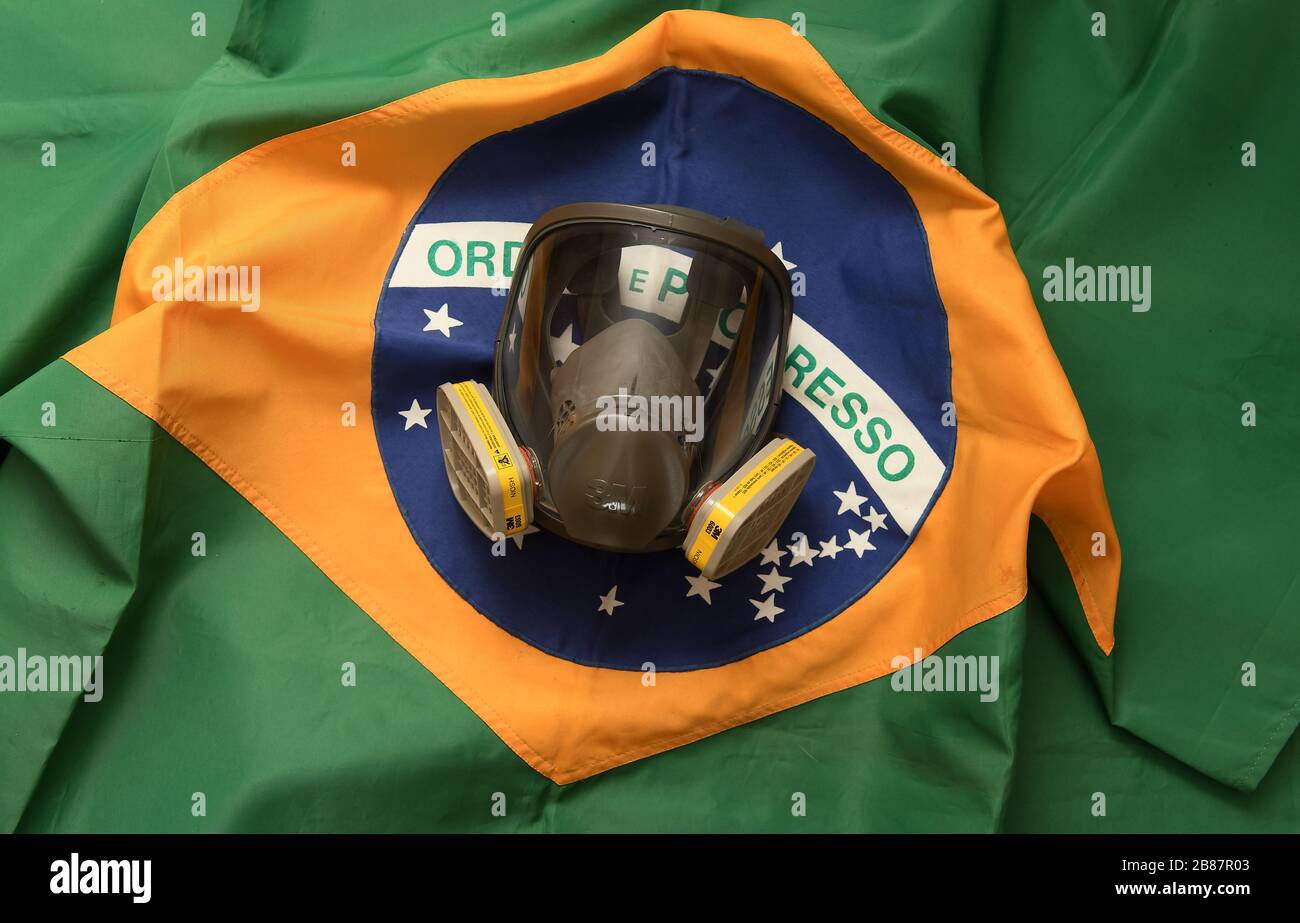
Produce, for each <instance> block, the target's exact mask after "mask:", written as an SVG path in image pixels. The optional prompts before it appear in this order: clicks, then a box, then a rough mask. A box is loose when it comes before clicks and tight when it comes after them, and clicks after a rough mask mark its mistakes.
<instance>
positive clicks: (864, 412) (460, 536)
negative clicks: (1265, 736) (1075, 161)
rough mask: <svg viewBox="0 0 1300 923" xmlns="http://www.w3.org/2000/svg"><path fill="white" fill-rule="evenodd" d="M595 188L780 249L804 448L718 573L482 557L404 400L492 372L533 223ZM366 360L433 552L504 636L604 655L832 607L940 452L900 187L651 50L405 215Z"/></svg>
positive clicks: (879, 561)
mask: <svg viewBox="0 0 1300 923" xmlns="http://www.w3.org/2000/svg"><path fill="white" fill-rule="evenodd" d="M591 201H609V202H627V203H668V204H676V205H683V206H688V207H690V208H695V209H700V210H702V211H705V212H709V213H712V214H715V215H719V216H730V217H734V218H736V219H738V220H740V221H743V222H744V223H745V224H748V225H750V226H752V227H756V228H761V229H763V231H764V232H765V235H766V240H767V243H768V245H769V246H771V247H772V248H773V249H774V250H775V251H776V252H777V254H778V255H779V256H780V257H781V258H782V259H783V260H784V261H785V262H786V265H787V266H789V267H791V270H790V271H791V276H792V279H793V281H794V284H795V295H796V297H795V302H794V309H795V311H794V313H795V320H794V322H793V324H792V327H791V332H790V344H789V349H788V351H787V355H786V358H785V369H784V374H785V394H784V397H783V399H782V405H781V410H780V413H779V414H778V417H777V421H776V431H777V432H779V433H783V434H785V435H788V436H790V437H791V438H793V439H795V440H796V441H797V442H799V443H800V444H801V445H803V446H806V447H808V448H811V449H812V450H813V451H814V452H815V453H816V454H817V465H816V468H815V470H814V471H813V475H812V477H811V478H810V480H809V482H808V484H807V486H806V487H805V488H804V491H803V493H802V495H801V496H800V498H799V500H798V502H797V503H796V505H795V507H794V509H793V510H792V512H791V514H790V516H789V518H788V519H787V520H786V522H785V524H784V525H783V526H782V527H781V530H780V532H779V534H778V542H777V543H776V546H775V547H771V548H770V549H769V550H768V551H767V552H765V553H764V555H763V556H762V557H760V558H756V559H755V560H754V561H751V562H750V563H748V564H746V565H745V566H743V567H741V568H740V569H739V570H737V571H735V572H733V573H731V574H729V575H727V576H726V577H723V578H722V579H721V580H720V581H714V582H709V581H704V580H702V579H701V578H700V577H699V574H698V573H697V572H696V571H695V569H694V568H693V567H691V566H690V565H689V564H688V563H687V561H686V558H685V555H684V554H683V553H682V552H681V551H680V550H672V551H663V552H655V553H650V554H615V553H612V552H605V551H598V550H595V549H592V548H587V547H584V546H582V545H578V544H576V543H573V542H570V541H567V540H565V539H562V538H559V537H558V536H556V535H553V534H550V533H548V532H545V531H540V532H533V533H529V534H527V535H525V536H524V537H523V538H522V539H521V540H518V539H507V540H506V541H505V543H504V550H505V553H504V555H500V554H495V555H494V554H493V553H492V552H493V545H492V543H491V542H490V541H489V540H488V539H485V538H484V537H483V535H482V534H481V533H480V532H479V531H478V530H477V529H476V528H475V527H474V526H473V524H471V523H470V522H469V520H468V519H467V518H466V517H465V515H464V513H463V512H462V511H461V509H460V507H459V505H458V504H457V502H456V500H455V498H454V497H453V496H452V493H451V489H450V487H449V485H448V483H447V477H446V474H445V472H444V469H443V463H442V451H441V446H440V444H439V438H438V428H437V424H436V419H435V417H434V415H433V414H429V415H428V416H427V417H425V418H423V422H422V423H421V417H420V414H419V413H418V412H416V413H411V410H412V408H413V407H414V408H416V409H417V410H419V409H430V408H433V407H434V401H435V393H436V391H437V388H438V386H439V385H441V384H443V383H445V382H449V381H464V380H476V381H480V382H483V383H484V384H487V385H489V386H490V383H491V377H492V363H493V347H494V344H495V340H496V335H497V330H498V326H499V324H500V322H501V315H502V311H503V309H504V306H505V297H504V295H505V291H504V286H508V284H509V277H508V275H507V273H508V272H509V270H510V269H511V268H512V267H513V261H514V259H516V258H517V256H518V254H519V244H520V242H521V241H522V240H523V238H524V235H525V233H526V232H527V229H528V226H529V225H530V224H531V223H532V221H533V220H535V219H536V218H537V217H538V216H540V215H541V214H542V213H544V212H546V211H547V210H549V209H551V208H554V207H556V206H558V205H564V204H568V203H571V202H591ZM550 333H551V334H552V335H560V334H561V333H562V331H550ZM372 375H373V390H372V408H371V409H372V413H373V415H374V423H375V431H376V433H377V436H378V441H379V449H380V453H381V455H382V457H383V461H384V466H385V468H386V470H387V473H388V479H389V483H390V485H391V487H392V490H393V495H394V497H395V499H396V501H397V504H398V506H399V507H400V509H401V511H402V515H403V516H404V517H405V519H406V522H407V525H408V526H409V528H410V530H411V534H412V536H413V537H414V539H415V541H416V542H417V543H418V544H419V546H420V547H421V549H422V550H423V551H424V553H425V555H426V556H427V557H428V559H429V563H430V564H431V565H432V566H433V567H434V568H436V569H437V571H438V573H439V574H441V576H442V577H443V578H444V579H445V580H446V581H447V583H448V584H449V585H450V586H451V587H452V588H454V589H455V590H456V592H457V593H459V594H460V595H461V596H462V597H464V598H465V599H466V600H467V601H468V602H469V603H470V604H472V605H473V606H474V608H475V609H477V610H478V611H479V612H481V613H482V614H483V615H484V616H485V617H486V618H489V619H491V620H492V621H493V622H495V623H496V624H497V625H498V626H500V627H501V628H503V629H504V630H506V631H508V632H510V633H511V634H512V635H514V636H516V637H518V638H520V639H522V640H524V641H526V642H527V643H529V644H531V645H533V646H534V647H537V648H539V649H541V650H544V651H546V652H548V653H550V654H553V655H555V656H557V657H562V658H564V659H566V660H570V661H573V662H576V663H580V664H587V665H591V666H600V667H610V668H614V669H624V670H641V669H643V668H644V666H645V665H646V664H654V667H655V669H657V670H663V671H682V670H694V669H703V668H707V667H713V666H719V665H721V664H725V663H730V662H733V661H736V660H739V659H742V658H744V657H747V656H750V655H752V654H754V653H756V652H758V651H762V650H765V649H767V648H771V647H773V646H775V645H779V644H781V643H783V642H785V641H788V640H790V639H791V638H794V637H797V636H799V635H801V634H803V633H804V632H807V631H810V630H813V629H816V628H817V626H819V625H822V624H824V623H825V622H827V621H828V620H830V619H832V618H834V617H835V615H837V614H838V613H839V612H842V611H843V610H844V609H845V608H846V607H848V606H849V605H850V604H852V603H853V602H854V601H855V600H857V599H859V598H860V597H861V596H862V595H863V594H864V593H867V592H869V591H870V589H871V587H872V586H874V585H875V584H876V583H877V582H878V581H879V580H880V579H881V577H883V576H884V575H885V573H886V572H888V570H889V569H890V567H891V566H892V565H893V564H894V562H896V561H897V560H898V558H899V557H900V556H901V555H902V554H903V553H904V552H905V551H906V549H907V547H908V545H909V544H910V543H911V541H912V539H913V538H915V536H916V534H917V532H918V531H919V529H920V528H921V526H922V525H923V523H924V520H925V517H926V514H927V513H928V512H929V510H930V507H931V506H932V505H933V503H934V501H935V499H936V498H937V497H938V495H939V492H940V491H941V490H942V488H943V485H944V484H945V483H946V482H947V477H948V473H949V472H950V471H951V469H952V461H953V455H954V452H955V449H956V439H957V429H956V426H955V419H954V418H953V413H952V404H951V401H952V394H951V380H952V373H951V361H950V355H949V350H948V327H947V316H946V314H945V312H944V308H943V304H942V302H941V301H940V299H939V294H938V290H937V288H936V285H935V281H934V274H933V270H932V268H931V264H930V254H929V247H928V243H927V241H926V236H925V231H924V229H923V227H922V225H921V221H920V218H919V216H918V214H917V211H916V208H915V206H914V205H913V203H912V200H911V197H910V196H909V195H908V193H907V191H906V189H905V188H904V187H903V186H902V185H901V184H900V183H899V182H898V181H897V180H896V179H895V178H894V177H893V176H892V175H891V174H890V173H888V172H887V171H886V170H885V169H883V168H882V167H881V166H880V165H879V164H877V163H875V161H873V160H871V159H870V158H869V157H868V156H867V155H866V154H864V153H863V152H861V151H860V150H858V148H857V147H855V146H854V145H853V143H852V142H850V141H849V140H848V139H847V138H845V137H844V136H843V135H841V134H839V133H838V132H836V131H835V130H834V129H832V128H831V127H829V126H828V125H826V124H825V123H824V122H822V121H820V120H818V119H817V118H815V117H814V116H812V115H811V114H809V113H808V112H806V111H805V110H803V109H801V108H799V107H798V106H796V105H793V104H792V103H790V102H788V101H786V100H784V99H781V98H779V97H777V96H774V95H772V94H770V93H767V92H765V91H763V90H760V89H758V88H757V87H755V86H753V85H752V84H750V83H748V82H746V81H744V80H741V79H739V78H736V77H731V76H727V75H720V74H714V73H710V72H703V71H684V70H680V69H676V68H665V69H663V70H660V71H657V72H656V73H654V74H652V75H650V76H649V77H647V78H645V79H644V80H642V81H641V82H639V83H637V84H636V85H635V86H632V87H630V88H628V89H627V90H624V91H621V92H618V93H614V94H611V95H610V96H607V97H604V98H602V99H599V100H596V101H594V102H592V103H588V104H586V105H583V106H581V107H578V108H576V109H572V110H570V111H567V112H564V113H562V114H560V115H556V116H553V117H550V118H547V119H544V120H542V121H539V122H535V123H533V124H530V125H526V126H524V127H522V128H518V129H515V130H512V131H507V132H503V133H500V134H497V135H493V136H491V137H489V138H487V139H485V140H483V141H481V142H479V143H477V144H475V145H474V146H473V147H471V148H469V149H468V150H466V151H465V152H464V153H463V154H462V155H461V156H460V157H459V158H458V159H457V160H456V162H455V163H454V164H452V166H451V167H450V168H449V169H448V170H447V171H446V172H445V173H444V174H443V176H442V177H441V178H440V179H439V180H438V182H437V184H436V185H435V186H434V188H433V189H432V191H431V192H430V193H429V196H428V198H427V199H426V200H425V202H424V204H423V205H422V206H421V208H420V210H419V212H418V214H416V216H415V217H414V219H413V220H412V221H411V223H410V225H409V226H408V228H407V230H406V233H405V234H404V235H403V238H402V243H401V246H400V247H399V248H398V252H397V254H396V255H395V257H394V259H393V264H392V266H391V267H390V269H389V274H388V277H387V278H386V279H385V282H384V288H383V291H382V293H381V295H380V298H379V306H378V309H377V311H376V314H375V349H374V356H373V369H372ZM403 411H406V413H403ZM497 550H498V551H500V550H501V545H500V544H498V546H497ZM936 579H942V578H941V576H936ZM427 617H428V618H430V619H437V618H439V617H440V614H439V612H438V611H437V610H436V608H434V607H432V606H431V607H430V609H429V611H428V613H427Z"/></svg>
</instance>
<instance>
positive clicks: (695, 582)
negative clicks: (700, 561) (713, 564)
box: [686, 574, 722, 606]
mask: <svg viewBox="0 0 1300 923" xmlns="http://www.w3.org/2000/svg"><path fill="white" fill-rule="evenodd" d="M686 582H687V583H689V584H690V585H691V588H690V589H689V590H687V591H686V598H687V599H690V598H691V597H692V596H698V597H700V599H702V600H704V601H705V602H706V603H708V604H709V605H710V606H711V605H713V597H711V596H710V595H709V593H711V592H712V591H714V590H716V589H717V588H718V587H720V586H722V584H721V583H714V582H713V581H712V580H710V579H709V578H708V577H706V576H704V575H703V574H700V576H698V577H692V576H691V575H690V574H687V575H686Z"/></svg>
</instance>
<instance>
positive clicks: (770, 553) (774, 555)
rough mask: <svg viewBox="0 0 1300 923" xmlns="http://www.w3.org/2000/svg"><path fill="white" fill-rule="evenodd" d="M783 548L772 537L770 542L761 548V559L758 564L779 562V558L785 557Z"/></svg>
mask: <svg viewBox="0 0 1300 923" xmlns="http://www.w3.org/2000/svg"><path fill="white" fill-rule="evenodd" d="M785 554H786V553H785V550H784V549H783V548H782V547H781V546H780V545H778V544H777V543H776V539H772V544H770V545H768V546H767V547H766V548H764V549H763V560H762V561H760V562H759V563H760V564H780V563H781V559H782V558H784V557H785Z"/></svg>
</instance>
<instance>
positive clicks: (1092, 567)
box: [0, 0, 1300, 832]
mask: <svg viewBox="0 0 1300 923" xmlns="http://www.w3.org/2000/svg"><path fill="white" fill-rule="evenodd" d="M196 6H197V7H200V8H199V9H195V7H196ZM702 6H705V7H707V9H681V10H679V9H672V8H669V7H666V6H665V7H662V8H658V7H657V6H656V5H655V4H647V3H641V2H638V3H631V2H618V3H608V2H596V0H564V2H560V3H551V4H545V5H538V4H531V3H529V4H512V3H500V2H495V0H494V2H493V3H490V4H480V3H477V2H473V0H471V2H466V3H458V4H450V5H447V4H429V3H426V2H422V0H395V2H390V3H386V4H384V5H383V6H382V7H381V8H378V9H372V8H371V7H369V6H368V5H361V4H355V5H354V4H341V3H328V2H324V0H303V2H296V3H272V2H269V0H245V2H243V3H242V4H240V3H237V2H234V0H209V2H206V3H191V4H189V5H187V6H181V5H179V4H177V3H171V2H168V3H161V4H160V3H144V2H132V3H119V4H102V5H93V4H55V5H48V6H47V5H28V4H19V3H15V2H7V3H4V9H3V21H4V32H5V35H6V37H7V38H8V39H10V43H9V48H8V50H6V52H5V54H3V55H0V75H2V76H3V80H0V112H3V113H4V118H3V119H0V158H2V159H3V169H2V170H0V188H2V189H3V201H4V204H5V206H6V208H5V221H4V230H3V232H2V233H3V238H0V240H2V241H3V246H0V279H2V280H3V281H4V283H5V285H4V292H5V298H4V303H5V308H4V310H3V312H0V440H3V441H2V442H0V823H2V824H3V827H4V828H5V829H6V830H19V831H71V832H95V831H177V832H183V831H195V832H197V831H293V832H299V831H479V832H506V831H542V832H553V831H559V832H587V831H592V832H596V831H644V832H665V831H765V832H766V831H772V832H818V831H856V832H896V831H904V832H928V831H963V832H966V831H970V832H995V831H1003V832H1029V831H1037V832H1058V831H1096V832H1130V831H1295V830H1297V829H1300V803H1298V802H1297V801H1296V799H1295V798H1294V791H1295V788H1296V785H1297V784H1298V783H1300V752H1298V751H1297V749H1296V747H1294V746H1288V744H1289V741H1290V739H1291V737H1292V734H1293V732H1294V730H1295V728H1296V724H1297V721H1298V720H1300V580H1297V573H1298V572H1300V543H1297V541H1296V538H1295V528H1294V520H1295V516H1296V511H1297V510H1300V477H1297V474H1296V464H1295V457H1296V453H1297V450H1298V449H1300V412H1298V411H1297V409H1296V401H1297V398H1298V397H1300V394H1297V389H1296V379H1295V372H1294V370H1295V366H1296V362H1297V359H1300V327H1298V326H1297V324H1296V323H1295V311H1294V299H1295V292H1296V291H1298V290H1300V269H1298V268H1297V265H1300V264H1297V262H1296V261H1295V259H1294V258H1293V253H1292V250H1293V249H1294V248H1293V246H1292V241H1293V239H1294V218H1293V215H1292V214H1291V212H1292V210H1293V207H1292V206H1293V203H1294V202H1295V201H1296V200H1297V198H1298V196H1297V193H1298V192H1300V182H1298V181H1297V180H1296V179H1295V175H1294V170H1293V169H1292V167H1291V165H1290V163H1289V161H1288V158H1289V155H1290V152H1291V151H1293V150H1295V149H1296V147H1297V146H1300V126H1298V125H1297V123H1296V122H1295V120H1294V119H1287V118H1285V117H1284V116H1283V115H1282V114H1283V113H1285V112H1287V111H1288V110H1289V107H1290V104H1291V97H1292V96H1293V95H1294V87H1295V86H1296V84H1297V78H1300V62H1297V60H1296V57H1295V55H1294V53H1293V52H1292V49H1291V36H1293V35H1294V34H1295V33H1296V31H1297V29H1300V10H1296V9H1293V8H1292V7H1291V5H1289V4H1285V3H1280V2H1273V3H1265V2H1259V3H1244V4H1233V5H1229V4H1219V3H1209V2H1206V3H1190V2H1181V3H1180V2H1172V0H1171V2H1155V0H1151V2H1142V3H1131V2H1123V3H1121V2H1103V0H1098V2H1089V3H1082V2H1074V0H1064V2H1059V3H1051V4H1038V3H1021V2H1014V0H1006V2H993V0H987V2H985V0H981V2H944V3H940V2H934V3H914V2H901V0H900V2H880V3H872V4H866V5H861V6H859V7H849V6H846V5H844V4H838V3H829V2H824V0H817V2H812V3H808V4H803V5H802V8H801V9H800V10H799V11H793V10H790V9H788V8H786V7H783V6H779V5H776V4H773V3H770V2H766V0H762V2H737V3H725V4H717V3H713V4H703V5H702ZM581 201H618V202H632V203H651V202H653V203H671V204H675V205H682V206H687V207H691V208H698V209H701V210H704V211H707V212H710V213H714V214H719V215H730V216H732V217H735V218H738V219H740V220H742V221H744V222H745V223H746V224H749V225H752V226H754V227H759V228H762V229H763V231H764V233H765V240H766V245H767V246H769V247H770V248H771V249H772V250H773V252H774V253H775V254H776V255H777V257H778V258H780V259H781V260H782V261H783V262H784V263H785V265H786V266H787V267H788V268H789V270H790V273H791V278H792V282H793V286H794V319H793V321H792V325H791V330H790V337H789V344H788V348H787V351H786V354H785V355H784V356H780V357H777V358H778V359H779V363H778V368H779V374H781V375H782V376H783V383H784V398H783V402H782V405H781V410H780V414H779V417H778V420H777V428H778V429H779V430H780V431H781V432H783V433H788V434H790V435H791V437H792V438H795V439H796V440H797V441H798V442H799V443H800V444H801V445H806V446H809V447H810V448H812V449H814V450H815V451H816V453H817V457H818V463H817V467H816V469H815V471H814V473H813V475H812V477H811V479H810V480H809V483H808V486H807V487H806V488H805V490H804V492H803V494H802V495H801V496H800V498H799V500H798V502H797V504H796V506H795V507H794V509H793V511H792V513H791V515H790V517H789V519H788V521H787V522H786V523H785V524H784V525H783V526H782V530H781V532H780V534H779V535H778V537H777V539H776V540H775V541H774V542H773V543H772V544H771V545H770V546H769V547H768V548H767V549H765V550H764V551H763V553H762V554H761V555H760V556H759V558H757V559H755V560H754V561H752V562H750V563H749V564H747V565H745V566H744V567H742V568H741V569H739V570H738V571H736V572H734V573H732V574H729V575H727V576H726V577H724V578H721V579H719V580H708V579H705V578H703V577H700V576H699V575H698V573H697V572H696V571H695V570H694V569H693V568H691V567H690V566H689V564H688V563H687V562H686V560H685V559H684V557H683V556H682V555H680V554H679V553H676V552H661V553H655V554H650V555H615V554H611V553H606V552H600V551H596V550H593V549H589V548H585V547H581V546H578V545H575V544H573V543H569V542H566V541H563V540H562V539H560V538H558V537H557V536H554V535H551V534H549V533H547V532H538V531H533V530H529V531H527V532H526V533H525V534H522V535H517V536H513V537H512V538H511V539H503V540H501V541H498V542H492V541H489V540H487V539H484V538H483V537H482V536H481V535H480V534H479V533H478V532H477V531H476V530H475V529H474V527H473V526H472V525H471V524H470V523H469V522H468V521H466V520H465V518H464V517H463V515H462V514H461V513H460V512H459V509H458V508H457V506H456V503H455V501H454V500H453V498H452V497H451V494H450V491H449V489H448V486H447V483H446V478H445V475H444V474H443V471H442V461H441V447H440V444H439V440H438V435H437V424H436V416H433V413H432V412H434V411H433V409H434V406H435V405H434V395H435V394H436V391H437V388H438V386H439V385H441V384H442V383H444V382H447V381H462V380H468V379H477V380H480V381H486V380H488V379H489V378H490V376H491V367H492V352H493V346H494V340H495V336H496V330H497V327H498V324H499V321H500V317H501V312H502V309H503V305H504V296H505V292H506V290H507V289H508V288H509V285H510V280H511V278H512V276H513V271H514V268H515V259H516V257H517V256H518V254H519V249H520V242H521V241H522V240H523V237H524V234H525V233H526V232H527V229H528V227H529V225H530V224H531V223H532V222H533V221H534V220H535V219H536V218H537V217H538V216H540V215H541V214H542V213H544V212H545V211H547V210H548V209H550V208H552V207H555V206H557V205H562V204H566V203H570V202H581ZM657 269H659V270H662V269H663V267H655V266H648V267H646V269H645V271H644V273H643V275H642V278H644V279H647V280H650V281H651V282H652V283H654V284H651V285H650V286H649V288H648V291H649V292H651V293H653V292H656V291H657V292H660V293H662V292H664V291H667V290H668V289H667V288H666V286H667V284H668V283H667V282H666V281H665V280H656V279H655V272H656V270H657ZM660 283H662V285H661V284H660ZM638 291H639V290H638ZM662 297H663V296H662V294H661V296H660V300H662ZM647 310H653V305H648V307H647ZM725 317H726V314H724V315H723V318H724V320H723V322H722V323H720V324H719V327H718V329H717V330H715V331H714V339H715V341H716V342H718V343H719V344H723V345H725V343H726V342H727V339H728V337H729V336H733V335H734V332H733V333H729V332H728V327H727V324H726V322H725ZM543 332H544V334H545V335H547V336H549V337H551V342H552V346H553V349H554V351H555V352H556V354H557V355H560V356H562V355H563V354H564V350H565V349H572V348H574V347H575V346H576V345H579V344H575V343H574V340H573V335H574V330H573V328H572V327H571V326H569V327H566V326H565V325H564V324H563V323H556V324H555V326H554V327H553V329H549V330H545V331H543Z"/></svg>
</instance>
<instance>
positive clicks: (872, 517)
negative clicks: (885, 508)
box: [862, 503, 889, 532]
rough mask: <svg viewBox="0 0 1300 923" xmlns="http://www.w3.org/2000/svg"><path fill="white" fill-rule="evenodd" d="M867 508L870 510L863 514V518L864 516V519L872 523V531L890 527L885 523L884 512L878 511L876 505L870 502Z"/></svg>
mask: <svg viewBox="0 0 1300 923" xmlns="http://www.w3.org/2000/svg"><path fill="white" fill-rule="evenodd" d="M867 509H868V510H869V511H870V512H868V513H867V515H865V516H863V517H862V518H863V519H864V520H866V521H867V522H869V523H871V531H872V532H875V531H876V530H877V529H888V528H889V526H887V525H885V514H884V513H877V512H876V508H875V507H874V506H872V505H871V504H869V503H868V504H867Z"/></svg>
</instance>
